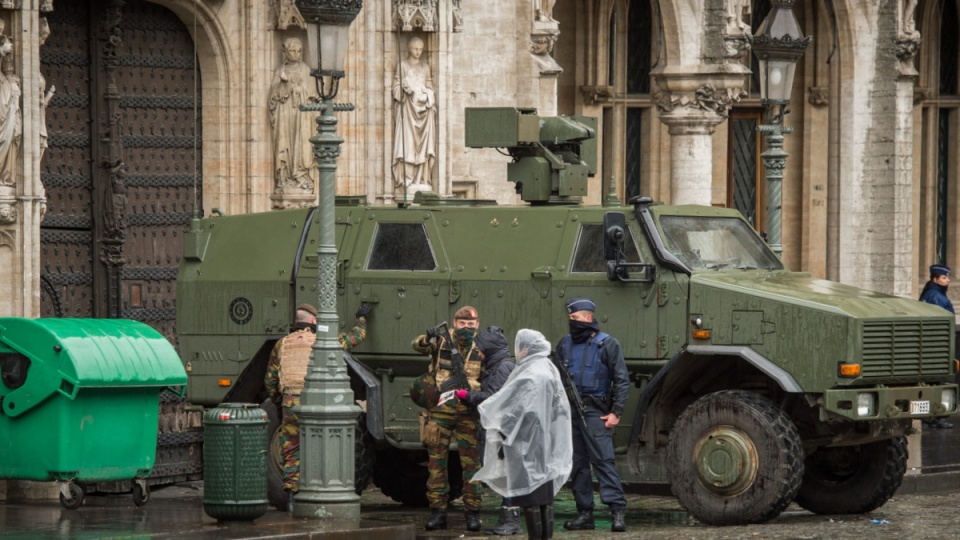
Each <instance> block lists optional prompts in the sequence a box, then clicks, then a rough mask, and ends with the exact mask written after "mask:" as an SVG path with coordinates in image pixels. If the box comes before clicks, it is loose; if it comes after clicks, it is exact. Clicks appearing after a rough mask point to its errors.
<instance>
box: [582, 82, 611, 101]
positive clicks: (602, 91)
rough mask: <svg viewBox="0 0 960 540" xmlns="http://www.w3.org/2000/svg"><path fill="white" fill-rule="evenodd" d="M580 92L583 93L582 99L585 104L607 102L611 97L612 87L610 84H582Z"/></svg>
mask: <svg viewBox="0 0 960 540" xmlns="http://www.w3.org/2000/svg"><path fill="white" fill-rule="evenodd" d="M580 93H582V94H583V100H584V101H585V102H586V103H587V105H599V104H601V103H607V102H608V101H610V98H612V97H613V87H612V86H610V85H606V84H602V85H596V86H593V85H583V86H581V87H580Z"/></svg>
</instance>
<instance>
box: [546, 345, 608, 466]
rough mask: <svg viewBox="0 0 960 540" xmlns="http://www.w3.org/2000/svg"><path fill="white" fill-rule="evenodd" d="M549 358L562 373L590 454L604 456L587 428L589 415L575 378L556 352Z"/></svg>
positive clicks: (568, 397) (562, 380)
mask: <svg viewBox="0 0 960 540" xmlns="http://www.w3.org/2000/svg"><path fill="white" fill-rule="evenodd" d="M547 357H548V358H549V359H550V361H551V362H553V366H554V367H556V368H557V371H559V372H560V381H561V382H562V383H563V391H564V392H566V393H567V399H568V400H570V408H571V409H573V414H574V415H575V416H576V417H577V418H579V419H580V432H581V433H582V434H583V438H584V439H585V440H586V441H587V445H588V446H589V447H590V453H592V454H593V455H594V456H597V457H599V456H602V455H603V452H601V451H600V445H599V444H598V443H597V440H596V439H594V438H593V435H592V434H591V433H590V428H589V427H588V426H587V415H586V412H585V409H584V408H583V399H582V398H581V397H580V392H579V391H578V390H577V385H576V384H575V383H574V382H573V377H572V376H571V375H570V372H569V371H567V366H566V365H565V364H564V363H563V359H562V358H560V357H559V355H557V352H556V351H550V354H549V355H547Z"/></svg>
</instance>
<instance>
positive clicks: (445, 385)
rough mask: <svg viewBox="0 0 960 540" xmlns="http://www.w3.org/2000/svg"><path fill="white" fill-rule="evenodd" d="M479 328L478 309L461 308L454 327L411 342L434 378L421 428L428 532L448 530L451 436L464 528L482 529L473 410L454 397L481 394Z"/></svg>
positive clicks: (435, 330)
mask: <svg viewBox="0 0 960 540" xmlns="http://www.w3.org/2000/svg"><path fill="white" fill-rule="evenodd" d="M479 326H480V319H479V316H478V313H477V310H476V309H475V308H473V307H470V306H464V307H462V308H460V309H458V310H457V312H456V313H454V315H453V329H452V330H451V329H448V328H447V326H446V323H443V324H441V325H438V326H435V327H433V328H429V329H427V331H426V334H425V335H422V336H417V338H416V339H415V340H413V349H414V350H415V351H417V352H419V353H422V354H425V355H428V356H430V357H431V359H432V361H431V363H430V372H431V373H432V374H433V375H434V378H435V379H436V385H437V392H438V394H439V395H440V398H439V400H438V403H437V404H436V405H435V406H432V407H430V408H429V409H428V410H429V413H430V420H429V421H428V422H427V424H426V426H425V427H424V430H423V438H424V441H423V443H424V445H425V446H426V447H427V455H428V457H429V461H428V464H427V470H428V472H429V477H428V479H427V500H428V501H429V503H430V519H429V520H428V521H427V524H426V529H427V530H428V531H432V530H436V529H446V528H447V503H448V502H449V500H448V499H449V495H450V484H449V481H448V479H447V457H448V454H449V449H450V438H451V437H453V439H454V440H456V442H457V448H458V450H459V452H460V465H461V466H462V468H463V506H464V512H465V517H466V524H467V530H469V531H479V530H480V496H481V495H482V493H483V486H482V485H480V484H478V483H474V482H471V479H472V478H473V475H474V474H475V473H476V472H477V470H479V469H480V451H479V444H478V441H477V420H476V417H475V415H474V413H473V410H472V409H471V408H470V407H468V406H467V405H466V404H465V403H464V402H462V401H460V400H459V399H456V397H455V394H456V391H457V390H469V391H474V392H476V391H478V390H480V382H479V381H480V370H481V356H480V353H479V351H477V348H476V347H475V346H474V344H473V338H474V337H475V336H476V334H477V329H478V328H479Z"/></svg>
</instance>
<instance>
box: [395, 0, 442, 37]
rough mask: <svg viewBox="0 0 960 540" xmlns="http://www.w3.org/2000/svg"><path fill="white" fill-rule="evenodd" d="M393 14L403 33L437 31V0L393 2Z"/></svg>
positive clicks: (398, 0) (397, 0) (400, 0)
mask: <svg viewBox="0 0 960 540" xmlns="http://www.w3.org/2000/svg"><path fill="white" fill-rule="evenodd" d="M393 13H394V18H395V19H396V20H397V22H398V23H399V24H400V30H401V31H403V32H412V31H413V29H414V28H419V29H420V30H421V31H423V32H436V31H437V0H393Z"/></svg>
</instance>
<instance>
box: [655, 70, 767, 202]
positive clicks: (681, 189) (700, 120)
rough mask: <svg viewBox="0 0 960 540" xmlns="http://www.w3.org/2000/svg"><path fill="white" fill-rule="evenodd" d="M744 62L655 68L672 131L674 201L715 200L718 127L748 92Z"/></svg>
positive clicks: (661, 102)
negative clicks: (732, 107)
mask: <svg viewBox="0 0 960 540" xmlns="http://www.w3.org/2000/svg"><path fill="white" fill-rule="evenodd" d="M748 73H749V70H747V68H746V67H744V66H743V65H741V64H715V65H709V64H707V65H699V66H665V67H662V68H657V69H655V70H654V72H653V75H654V77H655V81H656V83H657V86H658V89H657V91H656V92H655V94H654V95H655V100H656V102H657V107H658V108H659V109H660V111H661V113H660V120H661V121H662V122H663V123H664V124H666V125H667V127H668V128H669V132H670V135H671V137H670V171H671V179H672V181H671V188H670V202H671V203H672V204H703V205H708V206H709V205H710V204H712V203H713V181H712V179H713V148H712V144H713V142H712V140H711V137H712V136H713V132H714V130H715V129H716V127H717V124H719V123H720V122H722V121H723V120H725V119H726V115H727V109H728V108H729V107H730V105H731V104H732V103H733V102H734V101H738V100H739V99H740V97H741V96H743V95H744V91H743V88H742V86H743V82H744V80H745V75H746V74H748Z"/></svg>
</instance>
